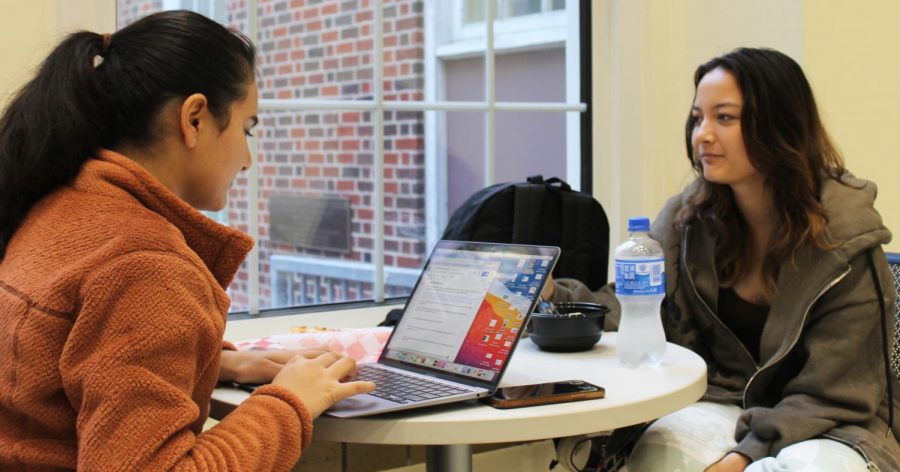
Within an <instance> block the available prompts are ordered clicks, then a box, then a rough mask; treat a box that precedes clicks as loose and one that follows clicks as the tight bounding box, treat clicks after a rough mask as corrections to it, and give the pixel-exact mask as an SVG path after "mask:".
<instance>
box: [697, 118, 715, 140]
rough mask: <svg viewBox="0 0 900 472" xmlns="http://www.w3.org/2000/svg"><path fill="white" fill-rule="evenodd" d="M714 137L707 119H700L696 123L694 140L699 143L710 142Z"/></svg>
mask: <svg viewBox="0 0 900 472" xmlns="http://www.w3.org/2000/svg"><path fill="white" fill-rule="evenodd" d="M713 139H714V134H713V132H712V128H711V127H710V126H709V122H708V121H707V120H703V119H701V120H700V121H699V122H698V123H697V134H696V140H697V141H698V142H701V143H711V142H712V141H713Z"/></svg>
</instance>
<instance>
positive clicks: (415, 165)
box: [118, 0, 426, 310]
mask: <svg viewBox="0 0 900 472" xmlns="http://www.w3.org/2000/svg"><path fill="white" fill-rule="evenodd" d="M372 3H373V2H372V1H371V0H344V1H338V0H260V1H259V2H258V13H257V17H258V36H257V40H256V45H257V48H258V50H259V61H258V71H259V85H260V98H262V99H272V98H278V99H287V98H306V99H334V100H369V99H372V98H373V95H372V94H373V92H372V91H373V80H374V70H373V64H374V58H373V51H374V24H373V19H374V11H373V6H372ZM118 4H119V6H120V10H119V14H120V20H119V24H125V23H123V21H125V20H126V19H127V18H133V17H136V16H142V15H144V14H147V13H150V12H152V11H155V9H159V8H160V5H159V4H160V2H159V1H156V2H152V1H147V0H144V1H139V0H118ZM138 4H140V6H139V5H138ZM146 5H149V6H146ZM246 8H247V2H246V1H244V0H232V1H229V2H227V8H226V10H227V11H228V12H229V15H228V23H229V24H231V25H233V26H235V27H238V28H239V29H241V30H244V31H246V21H247V11H246ZM422 10H423V1H422V0H385V2H384V13H383V15H384V16H383V19H384V24H383V31H384V57H383V61H384V83H383V86H384V99H385V100H422V99H423V98H424V90H423V88H424V63H423V59H424V57H423V56H424V54H423V51H424V50H423V44H424V33H423V14H422ZM129 15H131V16H129ZM384 125H385V133H384V163H385V165H384V181H385V198H384V206H385V221H384V234H385V264H386V265H389V266H398V267H408V268H418V267H420V266H421V265H422V263H423V262H424V257H425V250H426V248H425V242H424V239H425V218H426V215H425V183H424V174H425V167H424V166H425V162H424V161H425V158H424V151H423V147H424V146H423V115H422V113H420V112H385V119H384ZM257 136H259V145H260V152H259V155H258V160H257V162H256V165H257V168H258V171H259V176H260V178H259V194H260V201H259V231H260V232H259V247H260V283H259V285H260V306H261V307H263V308H266V307H270V306H271V301H270V299H271V293H270V277H269V257H270V256H271V255H272V254H297V255H304V256H312V257H322V258H327V259H340V260H352V261H361V262H372V259H373V257H374V249H373V248H374V237H373V233H374V231H375V228H374V227H373V225H374V209H375V208H374V202H373V201H372V200H373V198H374V183H373V179H374V175H373V171H374V154H373V151H374V142H373V137H374V130H373V121H372V118H371V113H370V112H367V111H349V110H338V111H304V112H282V111H277V112H276V111H265V110H261V116H260V126H259V128H258V134H257ZM274 194H277V195H303V196H327V197H344V198H347V199H348V200H349V202H350V206H351V212H352V213H351V225H352V228H351V246H352V248H351V250H350V251H349V252H348V253H338V252H334V251H322V250H312V249H303V248H300V247H296V246H293V245H290V244H285V243H281V242H277V241H273V240H270V239H269V224H270V215H269V212H268V204H267V199H268V197H269V196H270V195H274ZM247 206H248V200H247V178H246V175H244V176H241V177H239V178H238V180H237V181H236V183H235V187H234V188H233V189H232V192H231V195H230V198H229V205H228V209H227V212H228V221H229V223H230V224H232V225H233V226H236V227H238V228H239V229H242V230H245V231H246V230H247V229H248V225H247ZM307 284H308V285H307V292H311V291H312V290H319V292H320V295H321V298H320V299H321V301H322V302H328V301H340V300H353V299H361V298H362V299H364V298H371V297H372V292H371V284H365V285H364V286H363V290H362V292H363V293H359V290H358V289H357V288H356V287H355V286H354V285H351V286H350V288H349V289H348V290H347V291H346V292H344V291H343V290H342V289H341V288H340V287H338V288H337V290H336V291H335V292H334V294H333V298H334V299H333V300H328V299H326V297H325V293H326V289H325V286H324V284H320V286H318V287H315V286H313V282H307ZM293 288H294V290H295V292H299V287H298V286H297V285H296V283H295V284H294V287H293ZM247 290H248V272H247V270H246V264H245V266H244V267H243V268H242V269H241V270H240V272H239V273H238V275H237V277H236V278H235V282H234V283H233V284H232V286H231V295H232V299H233V309H234V310H243V309H246V306H247V302H248V296H247ZM387 293H388V294H389V295H391V294H403V293H404V289H402V288H398V287H389V288H388V291H387Z"/></svg>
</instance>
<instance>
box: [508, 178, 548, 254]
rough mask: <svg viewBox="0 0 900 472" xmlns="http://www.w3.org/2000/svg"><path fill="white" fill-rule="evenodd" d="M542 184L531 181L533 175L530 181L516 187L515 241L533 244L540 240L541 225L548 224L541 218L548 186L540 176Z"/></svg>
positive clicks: (513, 237)
mask: <svg viewBox="0 0 900 472" xmlns="http://www.w3.org/2000/svg"><path fill="white" fill-rule="evenodd" d="M536 177H539V178H540V180H541V183H540V184H535V183H531V179H532V178H534V176H533V177H529V178H528V180H529V183H525V184H517V185H516V187H515V191H514V192H515V196H514V198H515V204H514V205H513V212H514V214H513V229H512V241H510V242H513V243H524V244H532V243H533V242H534V241H539V240H540V235H541V226H542V225H544V224H546V222H545V221H543V220H542V219H541V217H540V216H541V209H542V208H543V207H544V198H545V197H546V195H547V186H546V185H544V184H543V178H541V177H540V176H536Z"/></svg>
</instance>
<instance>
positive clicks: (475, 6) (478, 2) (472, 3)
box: [463, 0, 484, 23]
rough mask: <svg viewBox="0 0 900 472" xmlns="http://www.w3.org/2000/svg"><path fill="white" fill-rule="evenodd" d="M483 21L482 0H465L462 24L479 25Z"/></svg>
mask: <svg viewBox="0 0 900 472" xmlns="http://www.w3.org/2000/svg"><path fill="white" fill-rule="evenodd" d="M483 21H484V0H465V5H464V6H463V22H465V23H481V22H483Z"/></svg>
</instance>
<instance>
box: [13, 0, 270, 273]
mask: <svg viewBox="0 0 900 472" xmlns="http://www.w3.org/2000/svg"><path fill="white" fill-rule="evenodd" d="M105 46H106V47H105ZM98 56H99V58H102V60H100V59H98ZM255 61H256V52H255V49H254V47H253V45H252V44H251V42H250V40H249V39H247V38H246V37H245V36H243V35H241V34H240V33H237V32H234V31H230V30H228V29H226V28H225V27H223V26H221V25H219V24H218V23H216V22H214V21H212V20H210V19H208V18H206V17H204V16H202V15H199V14H196V13H192V12H188V11H168V12H162V13H156V14H153V15H150V16H147V17H145V18H143V19H141V20H138V21H136V22H134V23H132V24H131V25H129V26H127V27H126V28H124V29H122V30H120V31H119V32H117V33H115V34H114V35H112V37H111V38H109V40H108V41H104V36H103V35H100V34H96V33H90V32H79V33H74V34H72V35H70V36H68V37H67V38H66V39H65V40H64V41H63V42H62V43H60V44H59V46H57V47H56V49H54V50H53V52H51V53H50V55H49V56H48V57H47V58H46V59H45V60H44V62H43V63H42V64H41V66H40V68H39V70H38V72H37V75H36V76H35V77H34V78H33V79H32V80H31V81H30V82H28V84H26V85H25V86H24V87H23V88H22V89H21V90H20V91H19V92H18V93H17V94H16V95H15V96H14V97H13V98H12V100H10V102H9V106H8V107H7V108H6V111H5V112H4V113H3V115H2V116H0V258H2V257H3V254H5V252H6V247H7V245H8V244H9V241H10V239H11V238H12V236H13V234H14V233H15V231H16V229H17V228H18V226H19V224H20V223H21V221H22V220H23V219H24V217H25V215H26V214H27V213H28V211H29V210H30V209H31V207H32V206H33V205H34V204H35V203H36V202H37V201H38V200H40V199H41V198H43V197H44V196H46V195H47V194H49V193H50V192H52V191H53V190H55V189H56V188H58V187H60V186H62V185H66V184H67V183H69V182H70V181H71V180H72V179H73V178H74V177H75V175H77V173H78V171H79V169H80V168H81V165H82V164H83V163H84V161H85V160H87V159H88V158H89V157H91V155H92V154H93V153H95V152H96V151H97V150H98V149H100V148H109V149H115V148H117V147H118V146H121V145H122V144H128V145H132V146H138V147H143V146H147V145H150V144H151V143H153V142H154V141H155V140H156V139H157V138H158V137H159V135H158V131H159V130H157V129H155V126H154V125H155V121H156V117H157V115H158V113H159V111H160V110H161V109H162V107H163V106H164V105H165V104H166V102H168V101H169V100H171V99H173V98H178V97H182V98H183V97H187V96H188V95H190V94H193V93H202V94H204V95H206V98H207V101H208V104H209V108H210V112H211V113H212V114H213V116H215V117H216V119H217V121H218V122H219V124H220V126H221V127H222V128H223V129H224V128H225V126H226V125H227V123H228V121H229V120H230V116H229V113H228V110H229V107H230V105H231V104H232V103H234V102H235V101H237V100H240V99H243V98H245V97H246V94H247V85H248V84H249V83H250V81H251V80H253V77H254V72H253V71H254V65H255ZM95 64H96V65H95Z"/></svg>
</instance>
